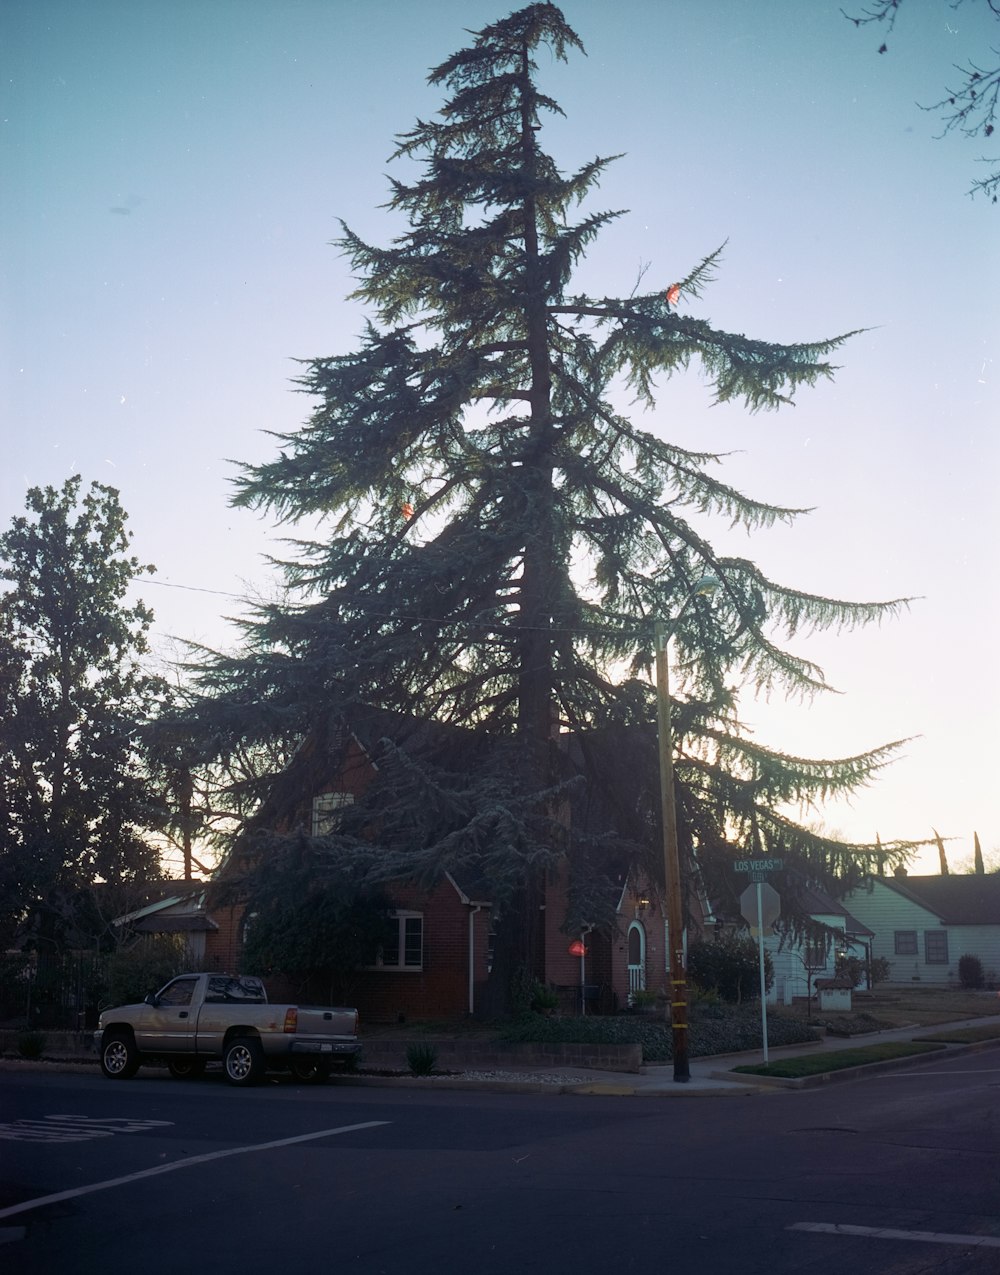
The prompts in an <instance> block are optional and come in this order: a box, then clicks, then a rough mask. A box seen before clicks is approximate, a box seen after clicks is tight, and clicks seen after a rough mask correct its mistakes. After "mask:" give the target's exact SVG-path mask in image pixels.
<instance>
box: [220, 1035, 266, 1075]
mask: <svg viewBox="0 0 1000 1275" xmlns="http://www.w3.org/2000/svg"><path fill="white" fill-rule="evenodd" d="M222 1071H223V1074H224V1075H225V1077H226V1079H227V1080H228V1081H229V1083H230V1084H231V1085H244V1086H246V1085H255V1084H257V1083H258V1081H259V1080H260V1079H261V1077H262V1076H263V1075H264V1051H263V1049H262V1048H261V1045H260V1041H259V1040H256V1039H255V1038H254V1037H253V1036H237V1037H235V1038H234V1039H233V1040H231V1041H230V1042H229V1044H228V1045H227V1046H226V1048H225V1050H224V1052H223V1055H222Z"/></svg>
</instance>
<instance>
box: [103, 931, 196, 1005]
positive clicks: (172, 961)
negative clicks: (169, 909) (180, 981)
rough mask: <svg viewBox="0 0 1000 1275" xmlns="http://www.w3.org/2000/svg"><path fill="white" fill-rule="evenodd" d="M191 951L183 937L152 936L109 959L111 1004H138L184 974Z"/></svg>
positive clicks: (168, 935)
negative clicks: (187, 949) (177, 975)
mask: <svg viewBox="0 0 1000 1275" xmlns="http://www.w3.org/2000/svg"><path fill="white" fill-rule="evenodd" d="M186 965H187V951H186V948H185V946H184V941H183V936H182V935H177V934H157V935H151V936H149V937H148V938H145V939H143V940H142V941H141V942H140V943H137V944H136V946H135V947H129V948H122V949H121V950H120V951H118V952H116V953H115V954H114V956H112V957H110V958H109V959H108V967H107V976H108V992H107V995H108V999H107V1002H106V1003H107V1004H108V1005H134V1004H136V1003H137V1002H138V1001H141V1000H142V999H143V997H144V996H145V995H146V993H147V992H155V991H157V989H158V988H161V987H162V986H163V984H164V983H166V982H168V981H169V980H170V979H172V978H173V977H174V976H175V975H176V974H183V973H184V972H185V967H186Z"/></svg>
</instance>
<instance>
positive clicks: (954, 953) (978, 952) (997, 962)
mask: <svg viewBox="0 0 1000 1275" xmlns="http://www.w3.org/2000/svg"><path fill="white" fill-rule="evenodd" d="M948 956H949V957H950V958H951V968H952V969H953V970H954V971H955V979H956V981H957V980H958V962H959V959H960V958H961V957H963V956H978V957H979V959H980V960H981V961H982V963H983V978H984V980H985V981H986V985H987V986H988V987H996V986H997V985H998V983H1000V925H950V926H949V927H948Z"/></svg>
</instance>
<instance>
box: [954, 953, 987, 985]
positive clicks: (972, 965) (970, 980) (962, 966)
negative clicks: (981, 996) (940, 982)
mask: <svg viewBox="0 0 1000 1275" xmlns="http://www.w3.org/2000/svg"><path fill="white" fill-rule="evenodd" d="M958 981H959V982H960V983H961V984H962V986H963V987H966V988H977V987H984V986H985V979H984V978H983V963H982V961H981V960H980V959H979V957H978V956H969V955H966V956H961V957H959V960H958Z"/></svg>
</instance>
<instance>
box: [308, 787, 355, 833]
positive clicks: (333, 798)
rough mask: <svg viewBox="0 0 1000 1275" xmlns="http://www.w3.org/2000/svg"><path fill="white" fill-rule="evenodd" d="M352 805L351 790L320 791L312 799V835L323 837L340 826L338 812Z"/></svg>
mask: <svg viewBox="0 0 1000 1275" xmlns="http://www.w3.org/2000/svg"><path fill="white" fill-rule="evenodd" d="M353 805H354V794H353V793H352V792H321V793H317V794H316V796H315V797H313V800H312V835H313V836H314V837H325V836H327V835H328V834H329V833H331V832H336V831H337V830H338V828H339V827H340V812H341V811H342V810H344V809H345V807H347V806H353Z"/></svg>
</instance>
